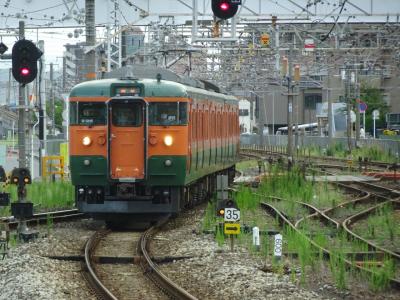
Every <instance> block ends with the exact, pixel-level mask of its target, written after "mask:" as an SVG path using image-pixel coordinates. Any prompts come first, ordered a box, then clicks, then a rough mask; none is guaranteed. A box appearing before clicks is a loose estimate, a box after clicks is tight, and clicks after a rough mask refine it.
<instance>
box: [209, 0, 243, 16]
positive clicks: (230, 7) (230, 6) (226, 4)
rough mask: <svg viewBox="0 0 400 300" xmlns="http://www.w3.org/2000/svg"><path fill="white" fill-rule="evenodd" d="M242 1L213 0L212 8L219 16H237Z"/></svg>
mask: <svg viewBox="0 0 400 300" xmlns="http://www.w3.org/2000/svg"><path fill="white" fill-rule="evenodd" d="M240 3H241V1H238V0H211V8H212V11H213V13H214V15H215V16H216V17H217V18H220V19H223V20H226V19H230V18H232V17H234V16H235V14H236V13H237V11H238V8H239V4H240Z"/></svg>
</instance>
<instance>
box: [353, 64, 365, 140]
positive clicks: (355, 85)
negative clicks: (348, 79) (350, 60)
mask: <svg viewBox="0 0 400 300" xmlns="http://www.w3.org/2000/svg"><path fill="white" fill-rule="evenodd" d="M354 94H355V98H356V104H355V105H356V107H355V110H356V145H358V143H359V142H360V108H359V100H360V87H359V85H358V68H357V65H355V70H354ZM364 130H365V128H364Z"/></svg>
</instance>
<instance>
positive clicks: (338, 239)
mask: <svg viewBox="0 0 400 300" xmlns="http://www.w3.org/2000/svg"><path fill="white" fill-rule="evenodd" d="M288 176H290V175H288ZM292 179H294V178H292ZM271 180H273V179H271ZM265 185H269V186H270V185H271V182H269V183H265ZM272 185H273V184H272ZM340 186H341V187H342V188H343V187H346V189H347V190H348V191H351V192H352V193H355V194H356V195H357V196H358V198H356V199H352V200H348V201H343V200H342V201H337V202H338V203H339V204H337V205H336V206H334V207H332V208H329V209H324V210H320V209H318V208H316V207H315V206H313V205H310V204H309V203H305V202H302V201H296V200H292V199H293V198H292V199H291V200H288V199H284V198H281V197H273V196H269V197H267V196H264V194H261V195H260V194H258V193H257V194H256V193H254V197H257V198H262V199H261V200H260V202H261V206H262V207H263V208H264V209H266V210H267V211H268V212H269V213H270V214H271V215H272V216H273V217H274V218H278V219H279V220H280V224H281V225H282V228H283V232H284V236H285V235H286V236H287V239H288V241H287V247H288V248H291V247H293V240H297V243H295V244H297V246H298V247H296V246H295V247H294V249H292V250H291V251H289V250H288V251H289V252H296V253H297V255H298V256H299V257H300V256H302V255H305V254H304V253H305V252H309V253H314V254H308V255H310V256H313V255H316V256H317V257H318V256H320V257H321V258H322V257H325V258H328V259H329V262H330V264H331V266H332V265H333V266H334V267H335V268H336V269H337V270H335V272H339V273H335V274H336V275H337V276H338V277H337V278H336V279H335V280H337V284H338V285H339V286H342V287H344V286H345V281H344V276H345V275H344V272H345V269H346V268H353V269H358V270H360V271H361V273H362V274H368V275H366V276H368V277H369V278H371V279H370V280H371V282H372V284H391V285H392V286H393V287H395V288H398V289H400V272H399V270H398V268H396V266H397V265H398V263H399V262H400V259H399V258H400V256H399V254H398V253H396V252H395V251H394V250H390V249H388V248H386V247H384V246H378V245H377V244H376V243H373V242H371V241H369V240H367V239H365V238H363V237H361V236H360V235H358V234H355V233H354V232H353V230H352V227H354V226H356V224H357V222H359V221H360V220H368V218H369V217H370V215H371V214H375V215H376V214H378V217H379V216H380V218H383V219H384V221H381V222H386V223H387V224H388V223H390V222H392V223H390V224H391V225H392V226H393V227H394V228H396V225H395V224H394V223H393V222H394V220H395V218H396V216H397V214H398V209H399V206H400V203H399V201H398V200H392V199H390V198H388V197H387V196H391V197H394V196H395V195H396V193H393V192H392V190H391V189H390V188H384V187H382V186H379V185H373V184H368V183H367V184H366V183H364V182H362V183H352V184H350V185H347V184H346V185H344V184H340ZM360 186H361V187H360ZM364 186H366V187H367V188H364ZM260 189H261V190H264V191H267V190H268V187H265V186H264V187H263V186H262V185H261V187H260ZM275 190H276V192H277V190H278V189H277V187H276V186H275ZM366 190H367V191H366ZM301 193H302V191H301V190H299V192H298V195H299V196H301ZM388 205H390V208H387V209H386V210H387V211H388V213H389V214H390V216H389V217H383V216H382V214H383V211H384V209H383V208H384V207H387V206H388ZM322 206H324V205H322ZM364 222H368V221H364ZM376 222H378V221H376ZM364 229H365V228H364ZM363 231H364V232H365V231H366V230H363V229H361V228H358V232H363ZM399 237H400V236H399V235H398V231H397V230H396V229H393V230H392V231H391V232H390V230H389V232H388V233H387V234H386V239H385V240H386V241H387V240H389V239H391V245H392V247H393V246H394V245H397V244H398V239H399ZM384 244H388V243H387V242H386V243H384ZM301 253H303V254H301ZM318 253H319V254H318ZM303 259H305V258H303ZM303 263H306V262H305V261H303ZM341 273H343V274H341ZM378 282H379V283H378Z"/></svg>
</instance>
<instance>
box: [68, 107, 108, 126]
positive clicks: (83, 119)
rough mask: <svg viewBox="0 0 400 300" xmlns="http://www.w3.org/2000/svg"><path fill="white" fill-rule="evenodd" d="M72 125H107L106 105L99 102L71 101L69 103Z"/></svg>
mask: <svg viewBox="0 0 400 300" xmlns="http://www.w3.org/2000/svg"><path fill="white" fill-rule="evenodd" d="M69 111H70V114H69V116H70V124H71V125H86V126H93V125H105V124H106V105H105V103H99V102H71V103H70V105H69Z"/></svg>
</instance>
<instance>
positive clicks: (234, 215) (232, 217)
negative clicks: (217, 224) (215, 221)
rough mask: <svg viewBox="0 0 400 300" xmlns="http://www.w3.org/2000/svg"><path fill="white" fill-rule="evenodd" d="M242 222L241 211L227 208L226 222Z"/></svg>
mask: <svg viewBox="0 0 400 300" xmlns="http://www.w3.org/2000/svg"><path fill="white" fill-rule="evenodd" d="M239 220H240V210H238V209H236V208H232V207H229V208H225V213H224V221H228V222H236V221H239Z"/></svg>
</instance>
